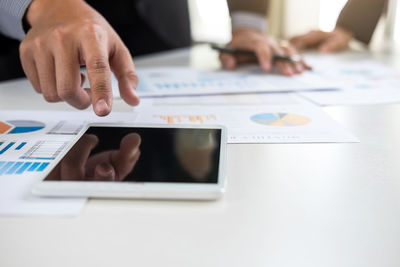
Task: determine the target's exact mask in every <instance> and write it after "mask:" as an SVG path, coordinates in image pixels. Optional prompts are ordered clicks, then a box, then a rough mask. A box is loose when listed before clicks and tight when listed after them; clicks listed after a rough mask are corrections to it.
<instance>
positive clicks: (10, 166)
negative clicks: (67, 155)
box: [0, 161, 50, 176]
mask: <svg viewBox="0 0 400 267" xmlns="http://www.w3.org/2000/svg"><path fill="white" fill-rule="evenodd" d="M49 164H50V162H31V161H28V162H24V161H18V162H15V161H0V176H1V175H21V174H24V173H25V172H43V171H44V170H45V169H46V167H47V166H49Z"/></svg>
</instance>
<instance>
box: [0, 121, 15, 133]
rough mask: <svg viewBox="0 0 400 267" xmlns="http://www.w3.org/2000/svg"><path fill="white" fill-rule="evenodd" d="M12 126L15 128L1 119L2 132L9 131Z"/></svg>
mask: <svg viewBox="0 0 400 267" xmlns="http://www.w3.org/2000/svg"><path fill="white" fill-rule="evenodd" d="M11 128H13V126H11V125H9V124H7V123H5V122H2V121H0V134H3V133H6V132H8V131H9V130H10V129H11Z"/></svg>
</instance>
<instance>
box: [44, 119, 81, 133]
mask: <svg viewBox="0 0 400 267" xmlns="http://www.w3.org/2000/svg"><path fill="white" fill-rule="evenodd" d="M84 125H85V123H82V122H73V121H72V122H71V121H60V122H59V123H57V124H56V126H54V127H53V128H52V129H51V130H50V131H48V132H47V134H52V135H77V134H78V133H79V132H80V131H81V130H82V128H83V126H84Z"/></svg>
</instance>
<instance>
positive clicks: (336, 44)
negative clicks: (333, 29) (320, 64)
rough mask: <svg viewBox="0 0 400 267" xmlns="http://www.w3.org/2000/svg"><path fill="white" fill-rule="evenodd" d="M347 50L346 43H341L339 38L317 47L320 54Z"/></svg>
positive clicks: (331, 39)
mask: <svg viewBox="0 0 400 267" xmlns="http://www.w3.org/2000/svg"><path fill="white" fill-rule="evenodd" d="M346 48H347V43H346V42H342V40H341V39H340V38H330V39H328V40H327V41H326V42H324V43H322V44H321V46H320V47H319V51H320V52H321V53H332V52H336V51H340V50H344V49H346Z"/></svg>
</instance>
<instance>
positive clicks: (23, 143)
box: [15, 142, 26, 150]
mask: <svg viewBox="0 0 400 267" xmlns="http://www.w3.org/2000/svg"><path fill="white" fill-rule="evenodd" d="M25 145H26V142H22V143H21V144H20V145H19V146H17V148H16V149H15V150H20V149H21V148H23V147H24V146H25Z"/></svg>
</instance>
